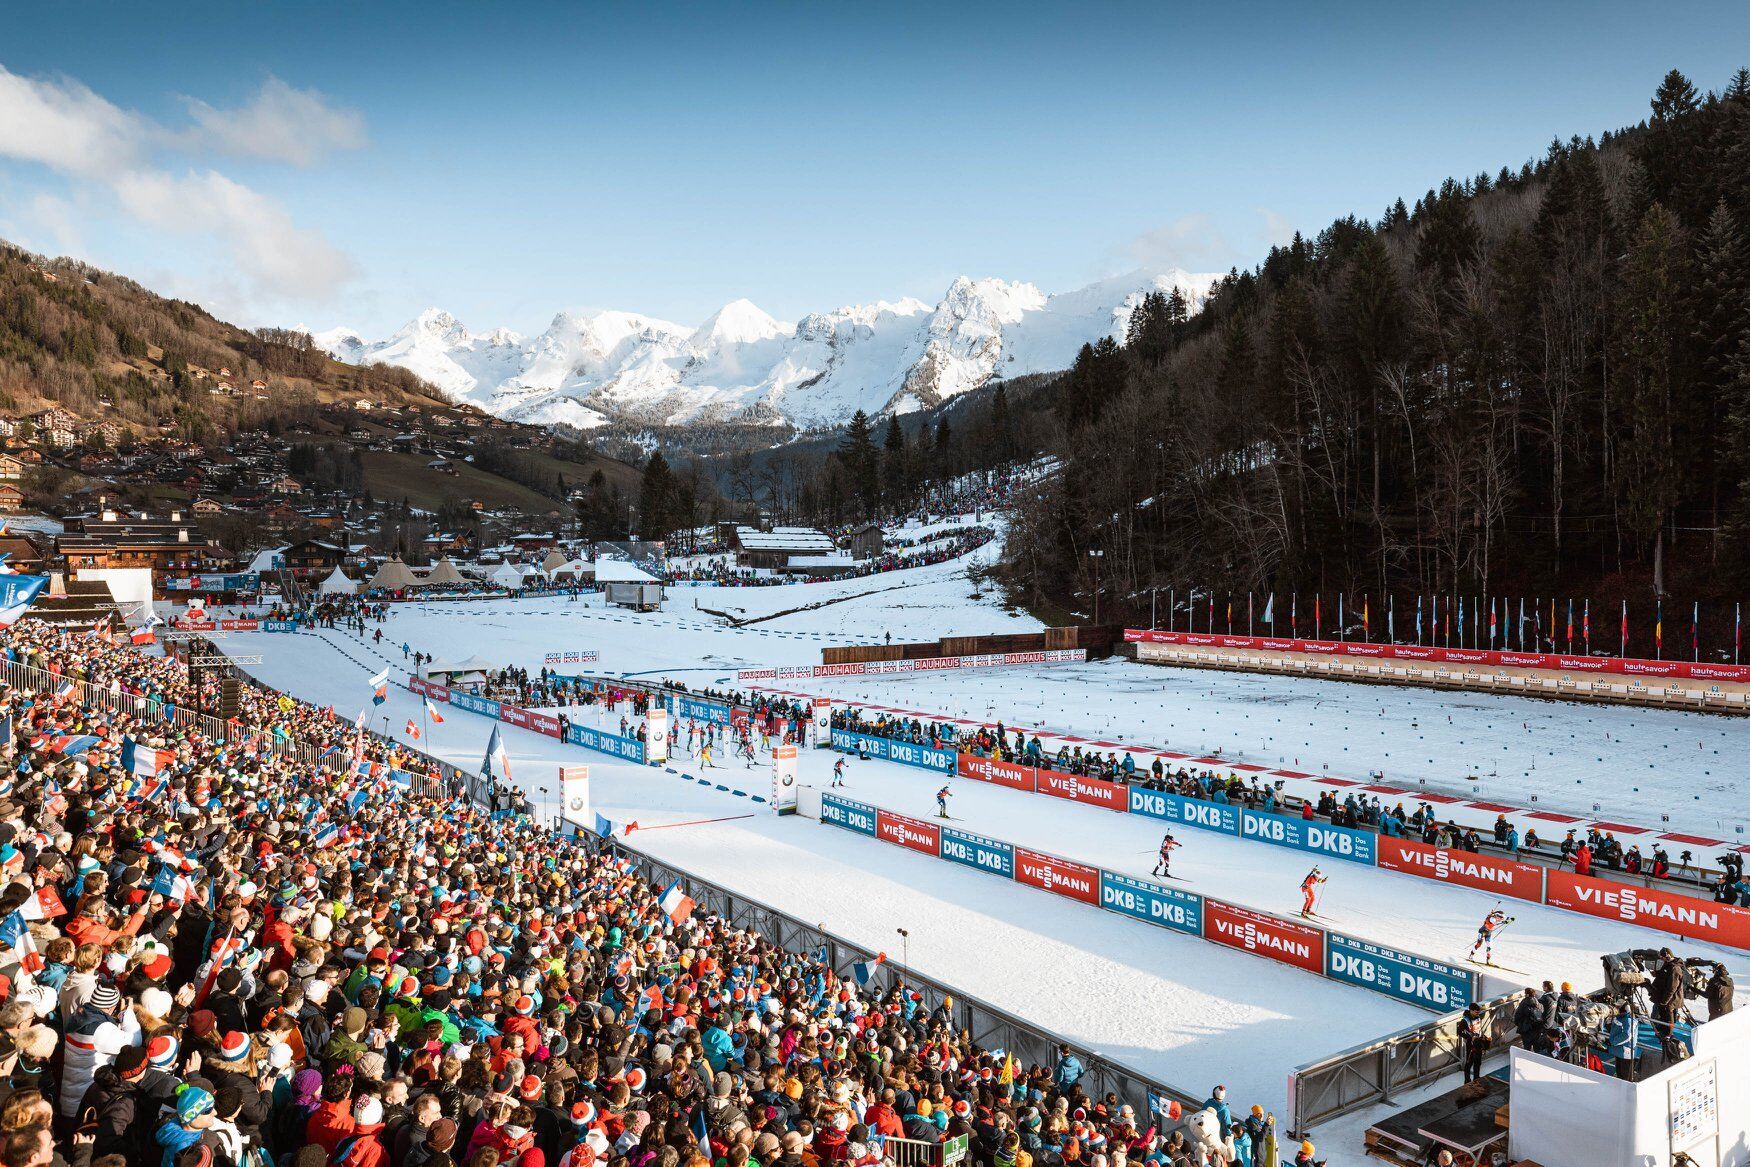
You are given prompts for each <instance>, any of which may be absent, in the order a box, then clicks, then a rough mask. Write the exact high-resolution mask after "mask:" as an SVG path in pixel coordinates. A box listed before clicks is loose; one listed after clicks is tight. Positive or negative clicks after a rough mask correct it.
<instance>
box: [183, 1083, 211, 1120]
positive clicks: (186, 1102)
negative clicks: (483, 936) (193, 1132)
mask: <svg viewBox="0 0 1750 1167" xmlns="http://www.w3.org/2000/svg"><path fill="white" fill-rule="evenodd" d="M212 1109H213V1096H212V1095H211V1094H208V1093H207V1092H206V1091H205V1090H202V1089H201V1088H200V1087H199V1086H185V1087H183V1088H182V1090H181V1091H180V1092H179V1093H178V1094H177V1095H176V1117H177V1118H178V1119H180V1120H181V1121H183V1122H185V1123H186V1122H192V1121H193V1120H195V1119H197V1118H199V1117H200V1116H201V1115H203V1114H206V1113H207V1112H209V1111H211V1110H212Z"/></svg>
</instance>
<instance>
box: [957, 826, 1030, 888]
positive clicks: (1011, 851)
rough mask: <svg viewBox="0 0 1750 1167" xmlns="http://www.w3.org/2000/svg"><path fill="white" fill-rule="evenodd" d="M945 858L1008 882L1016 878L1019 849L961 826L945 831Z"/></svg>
mask: <svg viewBox="0 0 1750 1167" xmlns="http://www.w3.org/2000/svg"><path fill="white" fill-rule="evenodd" d="M942 858H944V859H947V860H950V861H952V862H954V863H964V864H965V865H966V866H968V867H976V868H978V870H980V871H988V872H990V873H991V874H992V875H1000V876H1002V877H1003V878H1004V879H1013V878H1014V877H1015V848H1014V847H1013V846H1012V845H1010V844H1008V843H1005V842H1003V841H1002V840H1001V839H987V838H985V837H984V836H983V835H975V834H973V833H972V832H971V831H963V830H960V829H959V828H958V827H943V828H942Z"/></svg>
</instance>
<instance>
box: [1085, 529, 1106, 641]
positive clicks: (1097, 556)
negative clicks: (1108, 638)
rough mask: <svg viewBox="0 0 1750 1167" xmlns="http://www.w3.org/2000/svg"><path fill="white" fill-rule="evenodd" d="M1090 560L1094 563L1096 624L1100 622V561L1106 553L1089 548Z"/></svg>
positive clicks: (1096, 548)
mask: <svg viewBox="0 0 1750 1167" xmlns="http://www.w3.org/2000/svg"><path fill="white" fill-rule="evenodd" d="M1088 558H1089V559H1092V560H1093V561H1094V623H1095V624H1098V623H1099V622H1100V560H1102V559H1104V558H1106V553H1105V552H1104V551H1102V550H1100V549H1099V548H1098V547H1090V548H1088Z"/></svg>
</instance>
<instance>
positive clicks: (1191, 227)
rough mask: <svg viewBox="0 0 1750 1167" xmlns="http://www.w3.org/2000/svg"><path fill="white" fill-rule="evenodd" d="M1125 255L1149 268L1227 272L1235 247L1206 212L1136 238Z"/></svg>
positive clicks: (1184, 218) (1178, 219)
mask: <svg viewBox="0 0 1750 1167" xmlns="http://www.w3.org/2000/svg"><path fill="white" fill-rule="evenodd" d="M1123 250H1124V254H1125V255H1126V256H1127V257H1128V258H1129V259H1130V260H1132V261H1133V262H1135V263H1136V264H1137V265H1139V266H1140V267H1142V268H1144V269H1145V270H1147V271H1164V270H1166V269H1168V268H1175V267H1177V268H1182V269H1184V270H1185V271H1225V270H1227V269H1228V268H1229V267H1231V266H1232V265H1233V263H1234V249H1233V248H1232V247H1231V246H1229V245H1228V241H1227V239H1226V238H1225V237H1224V236H1223V235H1222V234H1221V232H1220V231H1218V230H1216V227H1215V224H1214V223H1213V222H1212V221H1211V220H1210V218H1209V216H1208V215H1205V214H1201V213H1199V214H1192V215H1181V216H1180V217H1179V218H1177V219H1174V220H1173V221H1172V222H1170V223H1163V224H1162V225H1161V226H1159V227H1156V228H1154V229H1152V230H1149V231H1144V232H1143V233H1142V234H1141V235H1138V236H1137V237H1136V238H1134V239H1132V240H1131V241H1130V242H1129V243H1127V244H1125V245H1124V248H1123Z"/></svg>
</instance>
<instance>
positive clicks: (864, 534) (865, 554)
mask: <svg viewBox="0 0 1750 1167" xmlns="http://www.w3.org/2000/svg"><path fill="white" fill-rule="evenodd" d="M886 548H887V544H886V542H885V541H883V539H882V537H881V524H880V523H864V524H863V525H862V526H860V527H857V528H854V529H853V530H852V531H851V533H850V534H849V535H846V536H845V550H846V551H849V552H850V553H851V558H852V559H876V558H879V557H880V555H881V553H882V552H883V551H884V550H886Z"/></svg>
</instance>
